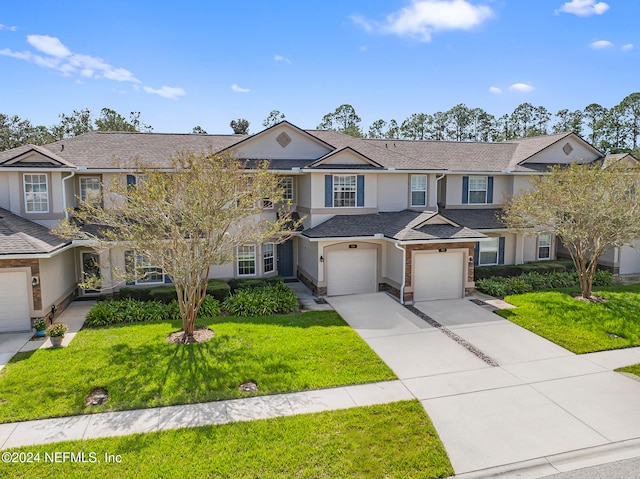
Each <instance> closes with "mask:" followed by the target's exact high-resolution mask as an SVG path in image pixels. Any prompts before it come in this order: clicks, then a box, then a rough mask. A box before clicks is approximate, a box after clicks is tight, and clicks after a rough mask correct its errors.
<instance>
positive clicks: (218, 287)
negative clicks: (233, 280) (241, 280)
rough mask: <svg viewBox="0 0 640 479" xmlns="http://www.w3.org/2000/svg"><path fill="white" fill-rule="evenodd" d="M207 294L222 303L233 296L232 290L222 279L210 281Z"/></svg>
mask: <svg viewBox="0 0 640 479" xmlns="http://www.w3.org/2000/svg"><path fill="white" fill-rule="evenodd" d="M207 294H208V295H209V296H212V297H213V298H215V299H217V300H218V301H220V302H222V301H224V300H225V299H226V298H227V296H229V295H230V294H231V288H230V287H229V284H228V283H227V282H225V281H222V280H221V279H210V280H209V283H208V284H207Z"/></svg>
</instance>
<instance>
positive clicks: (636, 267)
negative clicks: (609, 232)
mask: <svg viewBox="0 0 640 479" xmlns="http://www.w3.org/2000/svg"><path fill="white" fill-rule="evenodd" d="M634 246H635V247H634V248H632V247H631V246H623V247H622V248H621V249H620V274H640V241H636V242H635V243H634Z"/></svg>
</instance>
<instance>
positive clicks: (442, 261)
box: [413, 253, 464, 301]
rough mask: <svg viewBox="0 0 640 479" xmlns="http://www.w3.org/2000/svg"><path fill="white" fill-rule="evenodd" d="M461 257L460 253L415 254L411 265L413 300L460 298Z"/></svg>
mask: <svg viewBox="0 0 640 479" xmlns="http://www.w3.org/2000/svg"><path fill="white" fill-rule="evenodd" d="M463 259H464V255H463V254H462V253H422V254H416V255H415V256H414V265H413V282H414V284H413V300H414V301H429V300H433V299H455V298H462V296H463V295H464V292H463V287H462V276H463V272H464V264H463Z"/></svg>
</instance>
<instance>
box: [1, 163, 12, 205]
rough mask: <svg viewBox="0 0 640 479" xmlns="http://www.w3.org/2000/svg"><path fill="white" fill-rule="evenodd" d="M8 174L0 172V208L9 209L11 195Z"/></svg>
mask: <svg viewBox="0 0 640 479" xmlns="http://www.w3.org/2000/svg"><path fill="white" fill-rule="evenodd" d="M9 178H10V174H9V173H7V172H0V208H4V209H5V210H11V195H10V190H9V184H10V183H9Z"/></svg>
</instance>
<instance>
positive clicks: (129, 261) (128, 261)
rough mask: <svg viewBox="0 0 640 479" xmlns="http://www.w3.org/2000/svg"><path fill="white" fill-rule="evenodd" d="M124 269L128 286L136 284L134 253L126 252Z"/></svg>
mask: <svg viewBox="0 0 640 479" xmlns="http://www.w3.org/2000/svg"><path fill="white" fill-rule="evenodd" d="M127 176H129V175H127ZM124 268H125V272H126V273H127V286H131V285H133V284H136V281H135V279H132V278H133V276H134V274H135V272H134V270H133V268H135V258H134V257H133V251H125V252H124Z"/></svg>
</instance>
